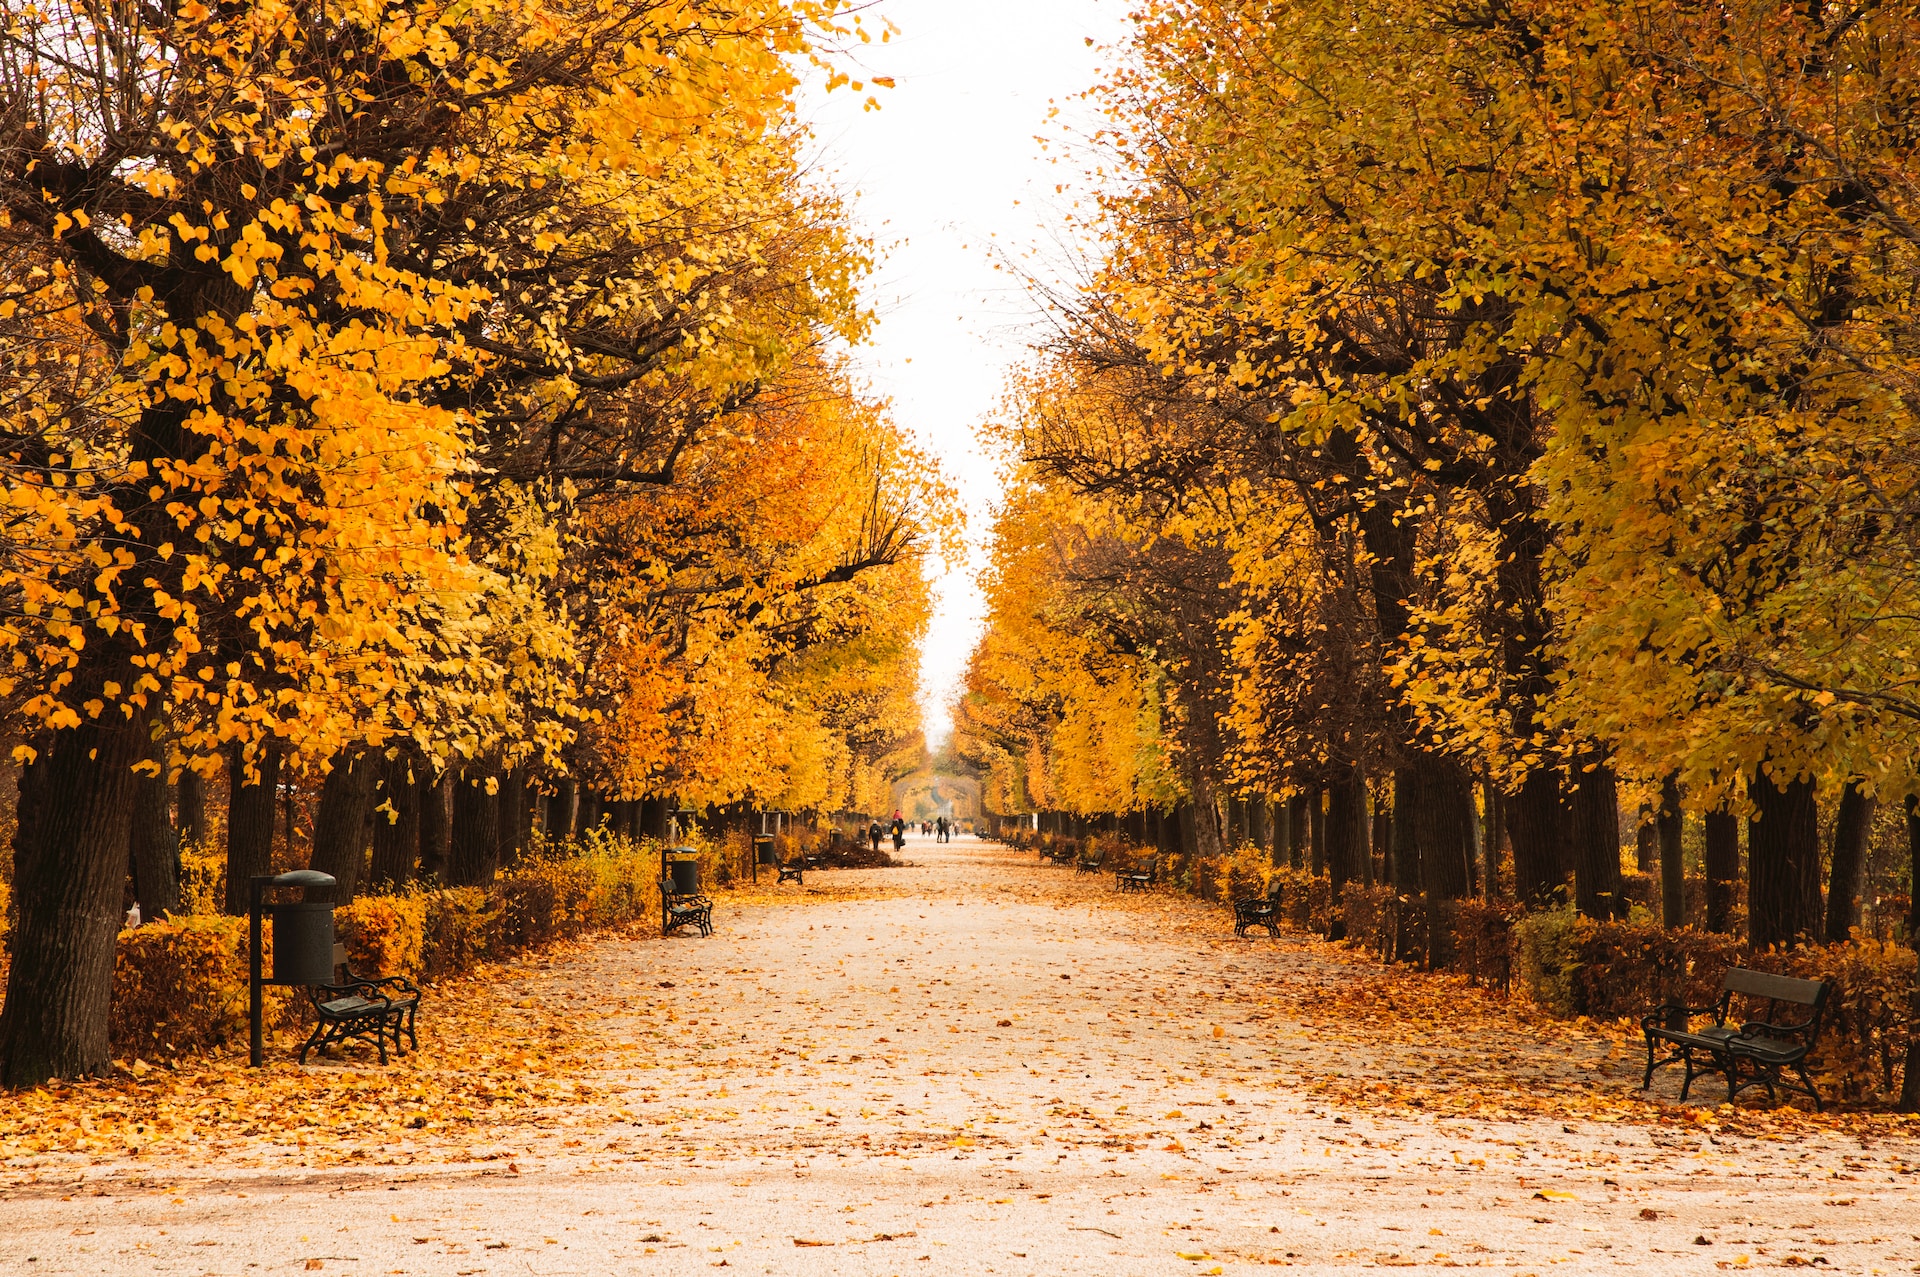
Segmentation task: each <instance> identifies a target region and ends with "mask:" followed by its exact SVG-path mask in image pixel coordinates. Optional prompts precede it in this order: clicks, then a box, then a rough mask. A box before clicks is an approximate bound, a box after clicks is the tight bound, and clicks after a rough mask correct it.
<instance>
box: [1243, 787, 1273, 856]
mask: <svg viewBox="0 0 1920 1277" xmlns="http://www.w3.org/2000/svg"><path fill="white" fill-rule="evenodd" d="M1247 839H1248V841H1250V842H1251V843H1253V845H1254V846H1256V847H1258V848H1259V849H1260V850H1262V851H1267V852H1271V849H1272V847H1273V807H1272V805H1271V804H1270V803H1268V802H1267V800H1266V799H1264V798H1254V799H1248V800H1247Z"/></svg>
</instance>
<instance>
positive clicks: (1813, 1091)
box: [1793, 1064, 1821, 1113]
mask: <svg viewBox="0 0 1920 1277" xmlns="http://www.w3.org/2000/svg"><path fill="white" fill-rule="evenodd" d="M1793 1071H1794V1072H1795V1073H1798V1074H1799V1075H1800V1083H1801V1085H1803V1086H1805V1087H1806V1088H1807V1098H1808V1099H1810V1100H1812V1101H1813V1111H1814V1112H1816V1113H1818V1112H1819V1111H1820V1108H1821V1104H1820V1088H1819V1087H1817V1086H1815V1085H1814V1084H1813V1079H1812V1078H1811V1077H1809V1076H1807V1066H1806V1065H1805V1064H1796V1065H1794V1066H1793Z"/></svg>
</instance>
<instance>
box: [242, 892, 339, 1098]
mask: <svg viewBox="0 0 1920 1277" xmlns="http://www.w3.org/2000/svg"><path fill="white" fill-rule="evenodd" d="M336 885H337V884H336V883H335V881H334V878H333V875H332V874H323V873H320V872H319V871H318V870H314V869H296V870H294V871H293V872H292V873H283V874H258V875H256V876H254V877H252V878H250V879H248V880H247V1063H248V1064H249V1065H250V1066H251V1067H253V1068H256V1069H257V1068H259V1067H260V1066H261V1065H263V1064H265V1063H266V1044H265V1041H264V1032H263V1028H262V1024H261V1021H262V1020H263V1019H264V1018H265V1015H266V1005H265V1004H266V997H265V990H266V986H267V985H269V984H324V983H326V981H327V978H329V977H330V975H331V972H326V973H318V972H317V969H315V968H313V967H311V966H307V967H305V969H303V965H304V964H303V963H302V961H301V960H300V958H301V957H302V956H304V957H306V958H308V959H311V957H312V955H311V954H308V955H299V956H296V955H293V954H289V955H288V962H287V966H286V970H285V971H284V972H283V971H282V969H281V965H282V964H281V956H280V953H279V951H278V950H277V949H276V951H275V953H274V959H273V978H272V979H271V980H269V979H266V978H265V976H264V974H263V972H262V971H261V963H260V947H261V945H260V940H261V936H260V916H261V911H262V907H263V905H264V902H265V899H266V893H267V892H268V891H269V890H272V889H274V888H278V887H299V888H302V893H301V894H302V897H303V900H302V903H303V904H305V900H304V896H305V893H306V892H307V891H310V890H315V889H318V888H321V887H333V886H336ZM312 911H313V912H315V913H318V912H319V907H318V906H315V907H314V909H313V910H312ZM291 914H292V910H289V915H290V916H291ZM326 914H327V917H326V934H327V939H326V944H325V949H326V956H327V958H328V959H329V960H331V958H332V956H333V910H332V907H331V906H328V907H327V910H326ZM278 931H279V928H278V927H276V928H275V932H276V934H275V937H274V938H275V940H276V941H277V940H279V939H280V938H281V937H280V936H279V935H278V934H277V933H278ZM308 938H309V939H310V938H311V937H308ZM316 974H318V975H319V978H317V979H316V978H310V977H314V976H315V975H316Z"/></svg>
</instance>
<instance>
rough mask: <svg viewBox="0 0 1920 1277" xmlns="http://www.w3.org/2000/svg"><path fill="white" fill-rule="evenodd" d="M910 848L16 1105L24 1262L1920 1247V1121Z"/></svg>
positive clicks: (12, 1215) (1324, 950)
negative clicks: (1687, 1083)
mask: <svg viewBox="0 0 1920 1277" xmlns="http://www.w3.org/2000/svg"><path fill="white" fill-rule="evenodd" d="M909 855H910V856H911V858H912V859H913V860H914V861H915V862H917V863H916V864H914V865H913V866H911V867H908V868H901V869H892V870H874V871H861V872H847V873H833V874H819V875H814V876H813V877H812V878H811V879H810V880H809V883H808V885H807V887H806V888H805V890H804V891H800V890H796V889H795V888H793V887H791V886H788V887H784V888H777V889H776V888H772V887H771V886H769V885H765V884H763V885H762V886H761V887H760V888H758V889H752V890H748V891H744V892H740V893H735V894H734V895H731V896H727V897H723V898H722V900H721V903H720V906H719V908H718V909H717V910H716V922H717V924H718V932H717V934H716V935H714V936H713V937H712V938H711V939H707V940H698V939H693V938H688V939H675V940H668V941H662V940H660V939H658V938H657V937H654V936H652V935H649V934H638V933H636V934H634V935H629V936H608V937H603V938H601V939H599V940H596V941H594V942H591V943H586V944H581V945H576V946H572V947H569V948H565V949H556V950H552V951H549V952H547V953H544V954H542V955H540V956H538V957H536V958H531V959H528V960H527V961H524V962H521V963H516V964H513V965H511V966H507V967H502V968H496V969H492V970H489V971H486V972H482V973H480V974H479V975H477V976H475V977H473V978H470V979H467V980H463V981H459V982H455V983H449V984H445V985H442V986H439V987H437V988H435V989H434V990H432V991H431V996H430V1000H429V1003H428V1010H427V1012H426V1014H425V1015H424V1016H423V1018H422V1038H423V1048H424V1049H423V1050H422V1051H421V1052H420V1053H419V1054H418V1055H414V1056H410V1057H408V1058H407V1059H406V1060H405V1061H403V1062H400V1063H396V1064H394V1065H392V1066H389V1067H388V1068H386V1069H382V1068H380V1067H379V1066H378V1064H376V1063H373V1062H372V1061H371V1060H369V1059H366V1058H361V1057H354V1058H351V1059H347V1060H338V1061H329V1062H326V1063H322V1064H318V1065H314V1066H310V1067H308V1068H305V1069H302V1068H299V1067H297V1066H295V1065H292V1064H291V1063H287V1062H284V1050H283V1051H282V1052H281V1055H282V1057H283V1062H280V1063H276V1064H275V1065H273V1066H272V1067H271V1068H269V1069H268V1070H266V1071H265V1072H264V1073H261V1074H253V1073H250V1072H249V1071H247V1070H246V1069H244V1068H241V1067H238V1066H236V1065H235V1064H233V1063H231V1062H216V1063H210V1064H205V1065H199V1066H194V1067H185V1066H182V1067H180V1068H179V1069H177V1070H175V1069H167V1068H162V1067H151V1066H147V1065H144V1064H142V1065H138V1066H133V1067H131V1068H130V1069H129V1071H128V1072H126V1073H125V1074H123V1075H122V1076H120V1077H118V1078H116V1079H114V1080H113V1081H111V1082H103V1083H100V1084H96V1085H91V1086H82V1087H72V1088H66V1089H63V1090H57V1091H54V1090H50V1091H42V1092H32V1093H22V1094H14V1095H9V1096H5V1097H0V1233H4V1237H5V1242H4V1245H0V1271H5V1272H9V1273H11V1272H16V1271H17V1272H25V1273H34V1274H50V1273H98V1272H135V1271H160V1272H182V1273H232V1274H242V1273H247V1272H255V1271H258V1272H275V1271H281V1270H285V1269H289V1268H291V1269H294V1270H300V1271H310V1270H315V1269H318V1270H322V1271H337V1272H357V1273H367V1274H373V1273H432V1274H440V1273H445V1274H465V1275H468V1277H474V1275H477V1274H480V1273H491V1274H508V1273H514V1274H524V1273H536V1274H563V1273H591V1274H599V1273H606V1272H619V1273H654V1272H658V1273H679V1272H694V1271H705V1270H707V1269H709V1268H719V1267H727V1268H739V1269H743V1270H748V1271H753V1272H761V1273H781V1274H785V1273H947V1272H953V1273H960V1272H966V1273H975V1272H994V1273H1009V1274H1011V1273H1036V1274H1040V1273H1057V1272H1083V1273H1099V1274H1130V1273H1165V1272H1177V1271H1191V1272H1199V1273H1204V1272H1211V1271H1215V1270H1218V1271H1221V1272H1232V1271H1236V1270H1242V1269H1246V1268H1248V1267H1250V1266H1253V1265H1261V1266H1270V1265H1277V1264H1278V1265H1296V1266H1303V1267H1306V1268H1308V1269H1310V1270H1311V1269H1322V1270H1326V1271H1332V1270H1335V1269H1346V1268H1349V1267H1353V1266H1357V1265H1368V1264H1374V1265H1382V1266H1399V1265H1413V1264H1421V1265H1439V1266H1454V1265H1465V1266H1487V1267H1498V1268H1518V1269H1521V1270H1525V1271H1534V1270H1544V1268H1545V1266H1547V1265H1550V1264H1568V1265H1571V1266H1572V1269H1573V1270H1575V1271H1586V1270H1592V1269H1598V1268H1608V1267H1627V1266H1630V1267H1633V1268H1636V1269H1640V1270H1643V1271H1648V1272H1676V1273H1678V1272H1687V1273H1697V1272H1702V1271H1706V1270H1708V1269H1710V1268H1714V1267H1721V1266H1724V1267H1728V1268H1745V1267H1767V1266H1787V1267H1801V1266H1808V1267H1818V1268H1822V1269H1825V1270H1827V1271H1849V1272H1861V1273H1870V1272H1875V1271H1880V1272H1906V1271H1920V1201H1916V1189H1917V1188H1920V1125H1915V1124H1912V1123H1910V1122H1908V1121H1906V1120H1905V1119H1901V1118H1898V1117H1891V1116H1871V1115H1860V1114H1841V1115H1837V1116H1832V1115H1830V1116H1825V1117H1815V1116H1814V1115H1812V1114H1809V1113H1805V1112H1800V1111H1794V1110H1774V1111H1765V1110H1763V1109H1761V1108H1758V1107H1741V1108H1737V1109H1731V1108H1716V1107H1712V1106H1711V1105H1703V1106H1686V1107H1682V1106H1680V1105H1678V1104H1677V1103H1675V1102H1674V1100H1675V1094H1676V1091H1677V1085H1678V1083H1677V1079H1675V1078H1673V1077H1672V1076H1670V1075H1669V1076H1666V1077H1662V1078H1660V1079H1658V1080H1657V1081H1656V1083H1655V1088H1654V1092H1653V1097H1652V1098H1647V1097H1643V1096H1642V1095H1641V1093H1640V1092H1638V1091H1637V1090H1636V1089H1635V1088H1636V1087H1637V1085H1638V1083H1639V1048H1638V1045H1637V1043H1635V1042H1633V1041H1631V1040H1630V1039H1629V1038H1628V1037H1627V1036H1626V1035H1625V1034H1624V1033H1623V1032H1621V1031H1620V1030H1616V1029H1606V1028H1602V1027H1599V1026H1593V1025H1588V1024H1581V1023H1571V1024H1569V1023H1563V1022H1558V1021H1553V1020H1549V1019H1545V1018H1544V1017H1536V1016H1533V1015H1529V1014H1527V1013H1525V1012H1524V1010H1523V1009H1516V1008H1514V1007H1511V1006H1509V1005H1508V1004H1506V1003H1505V1002H1503V1001H1501V1000H1499V999H1496V998H1491V997H1488V996H1486V995H1484V994H1482V993H1481V992H1479V991H1476V990H1472V989H1468V988H1466V987H1464V986H1463V985H1462V984H1460V983H1459V982H1457V981H1452V980H1443V979H1435V978H1432V977H1427V976H1422V975H1418V974H1416V973H1405V972H1387V971H1382V970H1381V969H1380V968H1379V967H1377V966H1376V965H1374V964H1372V963H1370V962H1368V961H1367V960H1365V959H1364V958H1362V957H1359V956H1357V955H1350V954H1346V953H1343V952H1341V951H1338V950H1334V949H1331V948H1329V947H1328V946H1325V945H1322V944H1318V943H1314V942H1309V941H1305V940H1300V941H1297V942H1296V941H1287V940H1282V941H1278V942H1268V941H1264V940H1258V941H1237V940H1234V939H1233V938H1232V937H1231V935H1230V928H1228V927H1227V926H1226V925H1225V924H1224V922H1223V920H1222V915H1221V913H1220V912H1219V911H1218V910H1216V909H1210V908H1207V907H1205V906H1202V905H1199V904H1196V903H1194V902H1192V901H1189V900H1184V899H1181V898H1177V897H1173V896H1168V895H1156V896H1152V897H1146V898H1140V897H1118V896H1115V895H1114V894H1113V892H1112V881H1111V878H1107V877H1101V878H1094V877H1088V876H1076V875H1074V874H1073V873H1072V872H1071V871H1069V870H1065V869H1059V868H1054V867H1042V866H1038V865H1035V864H1033V863H1032V862H1031V861H1029V860H1026V859H1024V858H1020V857H1015V856H1013V855H1011V854H1010V853H1007V852H1004V851H1001V850H998V849H995V848H990V847H982V846H980V845H978V844H973V843H960V844H956V845H954V846H952V847H941V846H937V845H935V844H932V843H931V842H917V843H915V844H914V845H913V846H912V847H911V848H910V851H909ZM1702 1095H1704V1096H1705V1097H1706V1098H1708V1099H1711V1098H1712V1097H1713V1091H1712V1088H1711V1086H1710V1084H1709V1085H1708V1087H1707V1089H1706V1090H1705V1091H1704V1092H1702V1093H1701V1095H1697V1096H1696V1098H1701V1097H1702Z"/></svg>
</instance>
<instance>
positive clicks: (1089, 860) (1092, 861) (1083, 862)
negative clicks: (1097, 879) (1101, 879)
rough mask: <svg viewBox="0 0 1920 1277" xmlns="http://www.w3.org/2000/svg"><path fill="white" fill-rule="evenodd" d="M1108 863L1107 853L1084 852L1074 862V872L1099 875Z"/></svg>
mask: <svg viewBox="0 0 1920 1277" xmlns="http://www.w3.org/2000/svg"><path fill="white" fill-rule="evenodd" d="M1106 861H1107V853H1106V852H1104V851H1094V852H1082V853H1081V854H1080V856H1079V858H1078V859H1076V860H1075V861H1074V862H1073V871H1074V872H1075V873H1077V874H1097V873H1099V872H1100V866H1101V865H1103V864H1105V863H1106Z"/></svg>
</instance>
